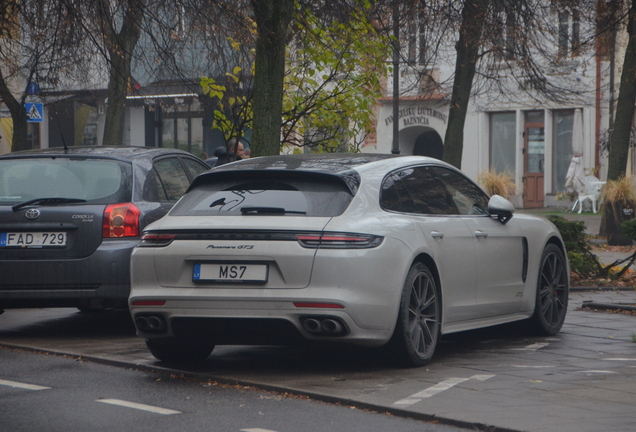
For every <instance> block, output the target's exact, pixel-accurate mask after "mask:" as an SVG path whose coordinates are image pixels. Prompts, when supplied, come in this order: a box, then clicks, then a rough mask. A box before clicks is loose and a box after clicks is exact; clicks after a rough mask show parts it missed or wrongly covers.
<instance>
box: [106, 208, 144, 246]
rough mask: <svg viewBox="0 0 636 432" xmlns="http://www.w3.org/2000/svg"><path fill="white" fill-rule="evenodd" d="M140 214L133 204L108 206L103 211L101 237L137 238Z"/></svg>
mask: <svg viewBox="0 0 636 432" xmlns="http://www.w3.org/2000/svg"><path fill="white" fill-rule="evenodd" d="M140 214H141V211H140V210H139V209H138V208H137V206H136V205H134V204H133V203H121V204H109V205H108V206H106V209H105V210H104V219H103V223H102V237H104V238H113V237H114V238H118V237H138V236H139V215H140Z"/></svg>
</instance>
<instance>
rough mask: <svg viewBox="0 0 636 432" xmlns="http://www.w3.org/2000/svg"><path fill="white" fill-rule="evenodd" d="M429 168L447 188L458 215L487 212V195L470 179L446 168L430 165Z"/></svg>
mask: <svg viewBox="0 0 636 432" xmlns="http://www.w3.org/2000/svg"><path fill="white" fill-rule="evenodd" d="M431 170H432V171H433V172H434V173H435V175H436V176H437V177H438V178H439V180H440V181H441V182H442V184H443V185H444V186H445V187H446V189H447V190H448V193H449V194H450V196H451V198H452V200H453V202H454V204H455V205H456V206H457V209H458V211H459V214H460V215H487V214H488V196H487V195H486V194H484V193H483V192H482V191H481V190H480V189H479V188H478V187H477V186H475V185H474V184H473V183H472V182H471V181H470V180H468V179H467V178H465V177H464V176H462V175H461V174H458V173H456V172H454V171H451V170H449V169H446V168H441V167H431Z"/></svg>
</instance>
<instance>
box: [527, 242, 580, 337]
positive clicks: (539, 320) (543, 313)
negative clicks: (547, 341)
mask: <svg viewBox="0 0 636 432" xmlns="http://www.w3.org/2000/svg"><path fill="white" fill-rule="evenodd" d="M567 268H568V267H567V264H566V261H565V257H564V255H563V252H562V251H561V249H559V248H558V247H557V246H556V245H554V244H549V245H547V246H546V247H545V249H544V250H543V254H542V255H541V263H540V266H539V280H538V281H537V294H536V304H535V307H534V315H533V316H532V318H530V323H531V326H532V330H533V331H534V333H536V334H538V335H542V336H554V335H555V334H557V333H558V332H559V330H561V327H562V326H563V323H564V322H565V315H566V313H567V309H568V296H569V291H570V286H569V280H570V279H569V275H568V274H567Z"/></svg>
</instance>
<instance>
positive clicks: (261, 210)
mask: <svg viewBox="0 0 636 432" xmlns="http://www.w3.org/2000/svg"><path fill="white" fill-rule="evenodd" d="M241 213H242V214H244V215H245V214H286V213H295V214H307V212H304V211H296V210H285V209H284V208H282V207H241Z"/></svg>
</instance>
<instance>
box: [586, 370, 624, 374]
mask: <svg viewBox="0 0 636 432" xmlns="http://www.w3.org/2000/svg"><path fill="white" fill-rule="evenodd" d="M580 373H597V374H615V373H616V372H612V371H606V370H586V371H581V372H580Z"/></svg>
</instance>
